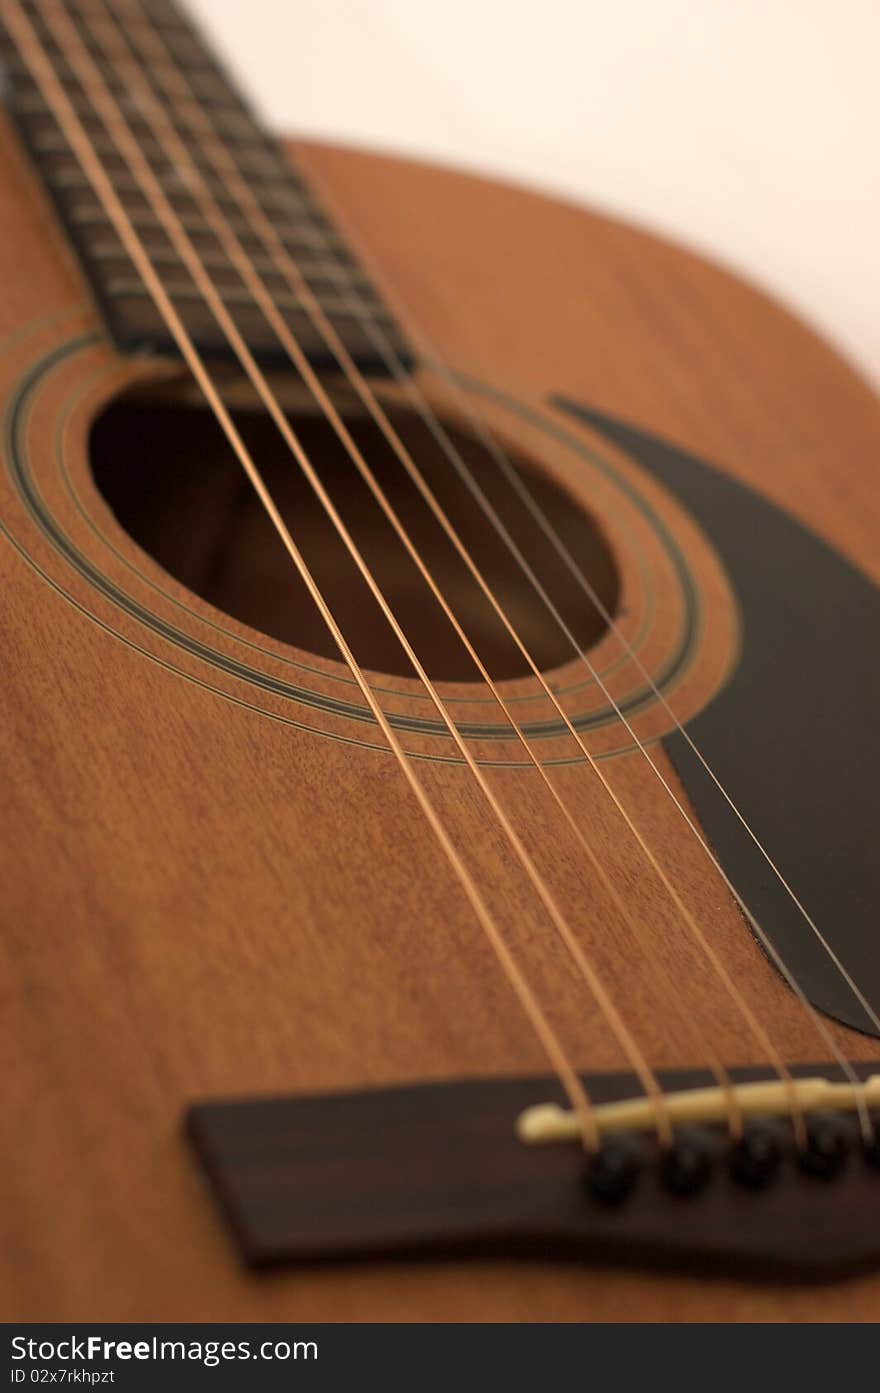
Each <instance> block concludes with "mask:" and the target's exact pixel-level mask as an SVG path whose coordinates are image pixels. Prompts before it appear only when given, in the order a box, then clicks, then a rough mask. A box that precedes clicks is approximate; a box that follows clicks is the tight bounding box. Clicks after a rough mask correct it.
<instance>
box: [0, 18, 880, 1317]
mask: <svg viewBox="0 0 880 1393" xmlns="http://www.w3.org/2000/svg"><path fill="white" fill-rule="evenodd" d="M0 61H2V65H3V70H4V74H5V88H4V93H5V105H6V111H5V113H4V115H3V118H2V121H0V154H2V163H0V208H2V220H0V281H2V285H3V288H4V294H3V296H2V298H0V402H2V416H3V440H2V453H3V458H2V469H0V526H2V531H3V546H2V548H0V556H2V562H0V565H2V591H3V596H4V604H3V606H2V613H0V625H2V643H3V663H4V674H5V680H4V692H3V695H4V708H5V715H4V724H3V742H4V743H3V761H4V766H3V767H4V770H5V789H4V798H3V815H4V821H5V826H4V829H3V848H4V856H5V862H4V867H3V873H2V879H0V884H2V897H3V935H2V951H3V961H4V967H3V979H4V983H5V987H4V993H3V995H4V1008H5V1009H4V1012H3V1027H2V1029H3V1039H4V1052H3V1057H4V1060H5V1061H6V1066H5V1069H4V1077H5V1080H6V1099H5V1106H4V1108H3V1109H2V1124H0V1139H2V1147H0V1171H2V1176H3V1194H4V1196H5V1197H6V1203H5V1204H4V1215H3V1243H2V1245H0V1293H2V1295H0V1311H2V1314H3V1316H4V1318H6V1319H8V1320H11V1319H17V1320H23V1321H35V1320H57V1321H77V1320H78V1321H85V1320H96V1319H102V1320H113V1321H123V1320H150V1321H159V1320H167V1321H194V1320H213V1321H216V1320H228V1321H248V1320H250V1321H282V1320H293V1319H296V1320H299V1321H303V1320H310V1319H312V1320H330V1319H332V1320H346V1319H348V1320H381V1321H391V1320H432V1321H435V1320H436V1321H441V1320H485V1321H489V1320H503V1321H508V1320H510V1321H523V1320H530V1321H582V1320H585V1319H589V1320H679V1321H685V1320H703V1321H705V1320H713V1319H715V1320H717V1319H724V1320H785V1321H800V1320H805V1321H809V1320H817V1319H823V1320H831V1319H840V1320H860V1321H867V1320H872V1319H876V1318H877V1317H878V1315H880V1274H878V1268H880V1219H878V1215H880V957H878V954H877V951H876V931H877V914H878V909H877V907H878V905H880V874H878V864H880V863H878V857H877V855H876V846H875V843H876V833H875V830H874V829H875V827H876V822H877V808H876V803H877V794H876V790H877V788H878V784H880V739H878V730H877V711H878V709H880V647H878V642H877V638H878V633H880V598H878V590H877V580H878V573H880V549H878V545H877V538H878V535H880V488H878V483H877V477H878V476H877V460H878V458H880V405H878V402H877V400H876V398H875V397H874V396H873V395H872V394H871V392H870V390H869V389H868V387H867V386H866V385H865V384H864V383H863V382H861V381H860V380H859V379H858V377H857V376H856V375H855V374H854V373H853V371H852V370H851V369H850V368H849V367H848V366H847V365H846V364H844V363H843V362H842V361H841V360H840V359H838V358H837V357H836V356H835V355H834V354H833V352H831V350H829V349H828V348H827V347H826V346H825V345H824V344H823V343H822V342H821V341H820V340H819V339H818V338H817V337H816V336H815V335H813V334H812V333H811V332H809V331H808V330H807V329H805V328H804V327H803V326H802V325H801V324H799V323H798V322H796V321H795V320H794V319H793V318H792V317H791V316H790V315H788V314H787V313H786V312H785V311H783V310H782V309H781V308H780V307H779V306H778V305H776V304H774V303H772V302H771V301H770V300H768V299H767V298H766V297H765V296H763V295H760V294H758V293H757V292H756V291H754V290H752V289H751V288H749V287H748V286H746V285H744V284H743V283H742V282H740V281H738V280H736V279H734V278H733V277H731V276H730V275H728V274H727V273H725V272H722V271H720V270H719V269H717V268H715V267H714V266H712V265H710V264H709V263H708V262H706V261H703V260H701V259H699V258H697V257H695V256H693V255H692V254H690V253H688V252H685V251H683V250H681V249H679V248H676V247H674V246H671V245H669V244H668V243H665V242H662V241H659V240H657V239H655V238H653V237H650V236H648V235H647V234H645V233H643V232H640V231H635V230H633V229H631V228H629V227H627V226H625V225H623V224H621V223H618V222H615V221H612V220H609V219H607V218H603V217H600V216H598V215H596V214H594V213H591V212H589V211H586V210H584V209H581V208H577V207H574V206H570V205H566V204H563V203H560V202H555V201H553V200H551V199H547V198H542V197H538V196H535V195H532V194H529V193H526V192H523V191H522V190H517V189H512V188H507V187H503V186H501V185H499V184H495V183H491V182H488V181H486V180H482V179H474V178H470V177H466V176H464V175H461V174H457V173H454V172H451V171H448V170H439V169H434V168H430V167H427V166H424V165H420V164H415V163H410V162H406V161H402V160H397V159H392V158H386V157H378V156H374V155H369V154H365V153H363V152H355V151H351V150H345V149H341V148H331V147H328V146H321V145H310V144H306V143H302V142H301V143H298V144H283V143H279V142H278V141H276V140H275V139H274V138H272V137H271V136H269V135H268V134H267V133H266V132H265V130H264V129H263V128H262V126H261V125H260V123H259V121H258V120H257V118H256V117H255V116H254V114H253V113H252V111H251V110H250V108H249V107H248V106H247V104H246V103H245V102H244V101H243V100H242V99H241V97H240V96H239V94H238V92H237V90H236V88H235V86H234V82H233V80H232V78H231V77H230V76H229V74H227V72H226V71H225V70H224V69H223V68H222V67H221V66H220V65H219V64H218V63H217V61H216V59H215V58H214V57H213V55H212V54H211V52H210V50H209V48H208V47H207V45H206V43H205V41H204V40H203V38H202V36H201V35H200V34H199V33H198V32H197V31H196V30H195V28H194V27H193V26H192V25H191V24H190V22H189V20H188V18H187V17H186V15H185V14H184V13H183V11H182V10H181V9H180V8H178V7H177V6H176V5H173V4H171V3H169V0H75V2H74V0H63V2H62V0H0ZM708 1274H711V1275H712V1278H713V1280H712V1281H711V1282H707V1281H706V1280H705V1278H706V1276H707V1275H708Z"/></svg>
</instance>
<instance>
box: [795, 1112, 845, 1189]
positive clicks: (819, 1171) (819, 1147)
mask: <svg viewBox="0 0 880 1393" xmlns="http://www.w3.org/2000/svg"><path fill="white" fill-rule="evenodd" d="M848 1150H849V1134H848V1130H847V1127H846V1124H845V1122H844V1120H843V1119H842V1118H841V1117H838V1116H837V1115H836V1114H834V1113H813V1115H812V1116H811V1117H808V1118H807V1144H806V1146H805V1147H803V1148H802V1149H801V1150H799V1152H798V1163H799V1165H800V1167H801V1169H802V1170H804V1171H806V1172H807V1174H808V1175H815V1176H818V1177H819V1179H820V1180H833V1179H834V1178H835V1177H836V1176H838V1175H839V1174H840V1172H841V1171H842V1170H843V1168H844V1166H845V1165H846V1158H847V1152H848Z"/></svg>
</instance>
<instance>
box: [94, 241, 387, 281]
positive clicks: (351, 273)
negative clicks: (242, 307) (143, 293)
mask: <svg viewBox="0 0 880 1393" xmlns="http://www.w3.org/2000/svg"><path fill="white" fill-rule="evenodd" d="M148 251H149V252H150V260H151V261H152V262H153V263H154V264H155V265H158V266H180V265H181V261H180V257H179V256H178V255H177V253H176V252H174V251H167V250H165V249H162V248H157V249H154V250H153V249H150V248H149V246H148ZM89 256H90V257H91V259H92V260H93V261H106V262H113V261H125V262H127V261H128V260H129V255H128V252H127V251H126V250H125V248H124V247H123V246H122V245H121V243H120V244H119V245H117V246H114V245H111V244H110V243H101V242H96V243H94V244H93V245H92V246H91V247H90V248H89ZM201 260H202V263H203V265H205V266H206V267H207V268H208V270H209V271H210V270H213V271H225V270H228V269H229V267H230V262H229V258H228V257H226V256H216V255H212V254H211V253H210V252H205V253H204V254H202V255H201ZM249 260H250V262H251V264H252V265H253V266H254V268H255V269H256V270H257V271H259V272H260V274H261V275H262V276H263V278H264V279H266V280H270V279H271V278H273V277H274V278H275V279H276V280H281V281H282V282H283V284H284V285H287V281H286V279H285V277H284V276H283V275H282V274H281V272H279V270H278V267H277V266H276V265H275V263H274V261H270V260H268V259H266V258H265V257H264V258H262V259H261V258H260V257H259V256H258V255H256V254H255V255H254V256H252V257H249ZM297 265H298V266H299V269H300V271H301V272H302V274H303V275H304V276H305V277H306V279H307V280H309V281H313V282H314V281H324V280H326V281H328V282H330V283H332V282H334V281H338V280H340V279H341V280H344V281H345V282H346V283H354V284H358V283H361V284H363V285H366V286H368V285H369V284H370V281H369V279H368V277H367V275H366V274H365V272H363V271H362V270H361V269H360V267H358V266H356V265H355V264H354V263H350V264H345V263H344V262H340V261H332V262H331V261H309V260H307V259H306V258H303V257H299V258H298V259H297Z"/></svg>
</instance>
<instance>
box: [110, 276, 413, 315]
mask: <svg viewBox="0 0 880 1393" xmlns="http://www.w3.org/2000/svg"><path fill="white" fill-rule="evenodd" d="M164 285H165V290H166V292H167V293H168V294H169V295H170V296H171V298H172V299H178V300H197V301H199V303H201V300H202V294H201V291H200V290H199V289H198V287H197V286H196V285H194V284H190V285H187V284H186V283H184V282H175V281H166V282H165V283H164ZM105 289H106V290H107V291H109V293H110V294H113V295H119V296H123V297H125V298H131V297H132V296H139V295H149V291H148V290H147V289H146V287H145V286H144V285H143V284H142V283H141V282H140V281H137V280H123V279H119V280H110V281H108V282H107V284H106V286H105ZM217 289H218V293H219V294H220V295H221V296H222V298H223V300H224V301H225V302H226V303H227V304H230V305H247V306H248V307H249V308H250V307H253V308H254V309H258V308H259V306H258V304H257V301H256V300H255V299H254V297H253V295H252V294H251V293H250V291H240V290H237V289H235V288H234V287H225V286H218V287H217ZM272 299H273V302H274V303H275V304H276V305H277V306H278V308H279V309H288V310H293V311H295V312H296V313H298V314H305V313H306V311H305V309H304V307H303V304H302V301H301V300H300V299H299V298H298V297H297V296H296V295H291V294H290V293H288V294H286V295H273V297H272ZM321 305H322V307H323V308H324V310H325V311H326V312H327V313H328V314H333V315H336V316H337V317H342V318H349V317H350V316H353V315H356V316H360V315H367V316H368V318H370V319H373V320H388V319H390V318H391V316H390V314H389V313H388V312H387V311H386V310H385V309H383V307H382V306H381V305H380V304H379V303H378V302H377V303H376V304H370V303H369V302H368V301H365V300H362V299H358V300H354V299H345V300H334V299H333V298H332V297H330V296H323V297H322V298H321Z"/></svg>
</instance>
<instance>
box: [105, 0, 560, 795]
mask: <svg viewBox="0 0 880 1393" xmlns="http://www.w3.org/2000/svg"><path fill="white" fill-rule="evenodd" d="M105 2H106V0H105ZM108 8H109V6H108ZM140 8H141V10H142V11H143V9H144V7H143V6H141V7H140ZM129 12H130V11H129ZM147 22H148V23H149V20H148V21H147ZM141 32H142V31H141V28H140V27H139V29H138V33H141ZM129 44H130V46H131V47H132V48H134V44H133V43H132V41H131V39H130V38H129ZM141 44H142V45H143V39H141ZM149 47H150V49H151V52H152V54H158V55H159V57H160V59H163V58H164V57H165V54H164V52H163V50H164V49H167V48H168V47H169V46H168V45H167V44H166V43H165V42H164V40H162V39H161V36H160V35H159V34H158V31H156V30H155V28H153V42H152V44H150V45H149ZM169 56H170V57H171V58H172V60H173V59H174V57H175V55H174V53H173V51H171V52H170V53H169ZM150 71H151V74H152V75H153V76H154V77H158V75H159V74H161V73H163V72H164V73H165V75H166V77H167V76H168V75H169V74H170V75H171V76H172V77H174V78H175V79H177V80H176V81H175V84H174V85H175V90H176V92H177V93H178V94H179V93H180V88H181V84H185V85H186V87H188V86H189V84H188V83H187V81H186V78H185V77H183V76H182V75H181V74H179V73H178V71H177V69H176V67H174V66H172V67H171V68H168V66H167V64H166V65H164V67H163V64H162V63H161V62H160V63H158V64H157V63H154V62H151V65H150ZM162 85H163V86H164V89H165V92H166V94H168V85H167V82H166V83H163V84H162ZM181 107H185V108H186V109H187V110H188V111H189V112H191V113H192V115H190V116H188V118H187V120H188V124H189V125H190V126H192V125H193V124H194V123H195V124H196V125H197V126H198V127H199V129H200V130H201V131H202V132H203V133H205V132H207V134H208V135H209V137H210V149H209V143H208V142H203V148H205V149H206V150H209V158H210V159H211V161H212V163H214V164H215V167H217V168H218V171H220V172H222V173H223V175H224V177H225V178H226V179H227V181H228V184H227V187H228V188H229V189H230V190H232V191H233V192H234V196H235V198H236V200H237V202H238V203H239V205H240V206H241V207H243V208H244V210H245V212H246V213H248V214H249V215H251V216H250V221H251V223H252V224H253V223H256V222H258V224H259V235H260V236H261V238H262V240H263V241H264V244H266V246H267V248H269V249H270V250H271V253H272V258H273V260H274V261H275V263H276V265H278V266H279V267H280V268H281V269H282V270H283V271H285V272H286V274H287V278H288V280H289V282H290V283H291V285H292V288H293V289H294V290H295V291H296V292H297V293H298V294H300V298H301V300H302V302H303V307H304V308H305V309H306V310H307V312H308V313H309V314H310V317H311V318H312V321H313V323H315V324H316V327H318V328H319V329H320V330H321V332H322V333H323V334H324V336H325V339H326V340H327V341H328V343H329V344H330V346H331V348H332V349H333V351H334V353H335V355H336V356H337V358H338V360H339V362H340V366H341V367H343V368H344V369H345V371H346V373H347V375H348V376H349V378H350V379H351V380H355V378H356V377H359V374H358V373H357V369H356V368H355V366H354V364H353V363H352V362H351V360H350V355H348V354H347V352H346V351H345V349H344V345H342V344H341V343H340V341H339V339H338V335H337V334H336V333H335V331H334V330H333V328H332V325H330V324H329V321H327V320H326V316H325V315H324V314H323V312H322V311H321V307H320V304H319V303H317V302H315V300H314V297H313V296H312V294H311V292H310V290H309V288H308V287H307V286H306V285H304V283H303V281H302V277H301V274H300V273H299V272H298V268H297V267H296V265H295V263H290V258H289V257H287V255H286V252H285V251H284V248H283V244H282V243H281V242H280V239H279V238H278V236H277V233H276V232H275V230H274V228H272V225H271V224H270V223H269V222H268V219H267V218H266V217H265V214H264V213H263V212H262V210H261V209H260V207H259V204H258V203H257V202H256V200H255V199H254V198H253V196H252V195H251V194H250V191H249V190H248V189H247V186H246V184H244V181H242V179H241V176H240V172H239V171H238V168H237V166H236V165H235V162H234V161H231V160H230V159H229V156H228V154H227V152H226V151H225V148H224V147H223V145H222V144H221V143H220V142H219V141H217V139H216V135H215V132H214V130H213V126H212V125H211V123H210V122H208V121H207V120H206V118H205V113H204V111H203V109H202V108H201V106H200V104H198V103H197V102H194V101H192V100H191V99H185V100H184V101H183V102H180V101H177V102H176V103H175V114H176V115H180V112H181ZM221 157H222V165H221ZM257 215H258V218H257ZM255 230H257V229H256V228H255ZM270 234H271V236H270ZM270 241H271V248H270V245H269V244H270ZM282 256H283V258H284V260H285V261H287V262H288V263H289V264H288V265H287V266H282ZM232 259H233V260H236V258H235V257H233V258H232ZM239 269H240V270H241V267H240V265H239ZM254 280H257V281H259V278H258V277H252V278H251V289H252V293H255V298H257V299H260V296H259V293H258V291H257V292H255V288H254V283H253V282H254ZM295 282H297V283H295ZM262 289H263V291H264V293H265V286H264V285H263V287H262ZM301 292H304V293H301ZM309 301H311V304H310V303H309ZM264 309H265V306H264ZM363 317H364V318H366V317H367V316H366V315H364V316H363ZM355 386H356V388H357V389H358V391H359V394H360V395H361V397H362V399H364V394H365V391H369V388H368V387H367V386H366V383H365V382H364V381H363V378H362V377H360V380H359V381H355ZM366 404H367V405H370V403H369V402H367V403H366ZM371 410H372V414H373V415H374V418H376V416H377V411H381V407H380V406H379V404H378V403H374V404H373V406H372V408H371ZM384 428H385V434H386V436H387V437H388V438H389V440H391V436H390V434H389V430H393V428H391V427H390V424H389V423H388V422H387V421H386V422H384ZM392 443H395V442H392ZM396 444H397V452H398V454H400V452H401V450H402V448H403V447H402V444H401V443H400V442H399V440H398V441H397V442H396ZM412 468H414V465H411V469H412ZM435 507H436V503H435ZM447 529H448V522H447ZM456 540H457V539H456ZM459 549H460V548H459ZM466 559H467V558H466ZM471 569H472V570H473V567H472V568H471ZM502 618H503V616H502ZM521 646H522V645H520V647H521ZM563 714H564V713H563ZM511 723H512V724H513V722H512V721H511ZM563 811H565V809H563Z"/></svg>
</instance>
